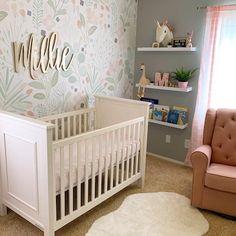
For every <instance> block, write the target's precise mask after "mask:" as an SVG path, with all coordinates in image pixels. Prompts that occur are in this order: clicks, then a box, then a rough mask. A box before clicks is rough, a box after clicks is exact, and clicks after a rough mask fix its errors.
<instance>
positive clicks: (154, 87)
mask: <svg viewBox="0 0 236 236" xmlns="http://www.w3.org/2000/svg"><path fill="white" fill-rule="evenodd" d="M138 86H139V85H138V84H136V87H138ZM145 88H147V89H158V90H167V91H175V92H183V93H188V92H190V91H192V90H193V88H192V87H187V88H178V87H164V86H156V85H146V86H145Z"/></svg>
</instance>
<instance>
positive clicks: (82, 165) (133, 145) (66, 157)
mask: <svg viewBox="0 0 236 236" xmlns="http://www.w3.org/2000/svg"><path fill="white" fill-rule="evenodd" d="M97 142H98V141H95V146H94V147H95V148H94V151H93V153H92V145H91V144H92V142H91V141H89V142H88V143H89V146H88V149H87V150H86V151H85V143H83V144H82V145H81V157H80V170H79V171H80V179H81V182H83V181H84V179H85V152H87V158H88V160H87V161H88V170H87V171H88V176H89V178H90V177H91V176H92V161H93V154H94V158H95V165H94V170H95V175H98V172H99V147H98V143H97ZM101 144H102V149H101V153H102V159H101V162H100V164H101V169H102V172H104V171H105V159H106V161H107V166H108V169H110V166H111V153H112V150H111V149H112V144H111V141H110V140H109V142H108V145H107V153H108V155H107V157H106V158H105V155H106V147H105V141H104V140H102V142H101ZM128 146H130V155H129V158H130V157H131V156H132V153H133V154H134V155H136V150H137V142H135V141H133V142H130V145H129V144H128V141H125V143H124V149H125V152H124V160H126V159H127V156H128V153H127V152H128ZM117 147H118V145H117V144H115V145H114V149H115V150H114V153H116V152H117V151H119V152H121V153H120V155H118V154H116V155H114V157H113V160H112V165H113V166H114V165H116V163H117V159H116V158H118V162H121V161H122V151H123V143H122V142H120V143H119V147H118V148H117ZM55 158H56V161H55V163H56V191H57V192H59V191H60V189H61V177H60V153H59V149H58V150H57V151H56V153H55ZM70 158H73V160H72V183H73V185H74V186H75V185H76V184H77V145H76V144H73V155H72V156H71V157H70ZM64 184H65V189H68V188H69V145H66V146H64Z"/></svg>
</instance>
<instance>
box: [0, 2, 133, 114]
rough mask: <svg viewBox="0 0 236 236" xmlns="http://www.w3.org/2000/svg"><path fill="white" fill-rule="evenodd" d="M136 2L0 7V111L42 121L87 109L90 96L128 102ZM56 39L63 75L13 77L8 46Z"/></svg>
mask: <svg viewBox="0 0 236 236" xmlns="http://www.w3.org/2000/svg"><path fill="white" fill-rule="evenodd" d="M136 14H137V0H119V1H117V0H47V1H46V0H45V1H44V0H17V1H16V0H8V1H0V109H3V110H7V111H11V112H15V113H20V114H24V115H27V116H33V117H41V116H45V115H49V114H55V113H61V112H64V111H69V110H75V109H78V108H80V107H81V106H82V105H83V104H85V105H88V106H91V105H92V104H93V102H94V95H95V94H101V95H112V96H120V97H128V98H129V97H132V89H133V82H134V72H133V71H134V55H135V36H136V35H135V34H136V17H137V15H136ZM51 32H56V33H58V36H59V37H58V43H57V47H59V48H64V47H65V46H67V47H69V48H70V49H71V50H72V52H73V54H74V59H73V61H72V64H71V66H70V68H69V70H68V71H60V70H59V71H56V70H50V71H49V72H48V73H46V74H40V73H37V78H38V79H37V80H32V79H30V76H29V71H28V70H27V69H22V70H21V72H20V73H15V72H14V65H13V51H12V42H14V41H16V42H19V43H20V42H27V40H28V38H29V34H30V33H33V34H34V35H35V37H36V38H37V40H38V43H39V42H40V40H41V38H42V37H43V36H48V35H50V33H51Z"/></svg>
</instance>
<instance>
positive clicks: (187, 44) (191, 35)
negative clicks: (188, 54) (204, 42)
mask: <svg viewBox="0 0 236 236" xmlns="http://www.w3.org/2000/svg"><path fill="white" fill-rule="evenodd" d="M192 37H193V31H192V32H191V33H187V40H186V47H187V48H191V47H192V46H193V44H192Z"/></svg>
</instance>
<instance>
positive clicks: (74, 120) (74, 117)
mask: <svg viewBox="0 0 236 236" xmlns="http://www.w3.org/2000/svg"><path fill="white" fill-rule="evenodd" d="M73 135H76V116H73Z"/></svg>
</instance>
